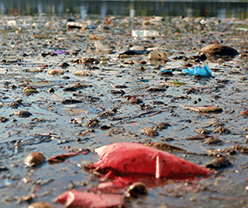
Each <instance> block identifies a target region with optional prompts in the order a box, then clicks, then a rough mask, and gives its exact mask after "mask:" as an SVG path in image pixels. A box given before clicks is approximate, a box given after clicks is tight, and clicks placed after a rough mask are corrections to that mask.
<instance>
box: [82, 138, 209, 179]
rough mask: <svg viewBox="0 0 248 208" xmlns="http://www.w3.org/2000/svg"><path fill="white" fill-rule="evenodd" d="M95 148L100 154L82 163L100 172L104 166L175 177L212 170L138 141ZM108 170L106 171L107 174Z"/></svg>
mask: <svg viewBox="0 0 248 208" xmlns="http://www.w3.org/2000/svg"><path fill="white" fill-rule="evenodd" d="M95 152H97V153H98V155H99V156H100V159H99V161H98V162H95V163H91V164H88V165H85V168H86V169H95V170H97V171H99V172H101V171H104V169H106V168H107V169H109V170H112V173H114V172H116V173H122V174H128V173H129V174H146V175H150V176H155V177H156V178H173V177H178V179H179V178H186V177H190V178H192V177H197V176H207V175H210V174H211V171H209V170H207V169H205V168H202V167H200V166H198V165H196V164H194V163H191V162H189V161H186V160H184V159H181V158H179V157H176V156H174V155H172V154H170V153H168V152H164V151H162V150H158V149H155V148H153V147H148V146H145V145H143V144H138V143H131V142H130V143H127V142H126V143H124V142H123V143H113V144H110V145H105V146H102V147H99V148H97V149H96V150H95ZM105 173H106V172H105ZM110 174H111V171H110ZM110 174H108V173H107V175H108V177H110ZM114 177H115V176H114Z"/></svg>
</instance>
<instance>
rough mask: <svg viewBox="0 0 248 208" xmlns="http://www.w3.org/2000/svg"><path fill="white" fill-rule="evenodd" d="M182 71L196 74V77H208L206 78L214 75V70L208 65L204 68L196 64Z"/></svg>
mask: <svg viewBox="0 0 248 208" xmlns="http://www.w3.org/2000/svg"><path fill="white" fill-rule="evenodd" d="M182 72H183V73H185V74H191V75H194V76H196V77H206V78H209V77H212V72H211V70H210V69H209V67H208V66H207V65H205V66H204V67H202V68H200V67H199V66H195V68H194V69H190V68H188V69H183V70H182Z"/></svg>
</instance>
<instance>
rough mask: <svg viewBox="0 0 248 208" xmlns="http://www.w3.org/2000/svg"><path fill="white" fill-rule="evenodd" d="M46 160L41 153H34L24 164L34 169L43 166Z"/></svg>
mask: <svg viewBox="0 0 248 208" xmlns="http://www.w3.org/2000/svg"><path fill="white" fill-rule="evenodd" d="M45 160H46V158H45V157H44V155H43V154H41V153H40V152H32V153H30V154H29V155H28V156H27V157H26V158H25V160H24V162H25V164H26V165H27V166H28V167H33V166H36V165H41V164H42V163H44V162H45Z"/></svg>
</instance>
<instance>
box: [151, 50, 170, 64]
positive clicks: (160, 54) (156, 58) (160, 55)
mask: <svg viewBox="0 0 248 208" xmlns="http://www.w3.org/2000/svg"><path fill="white" fill-rule="evenodd" d="M167 61H169V60H168V57H167V56H166V54H165V52H164V51H162V50H153V51H152V52H150V53H149V55H148V62H150V64H153V65H165V63H166V62H167Z"/></svg>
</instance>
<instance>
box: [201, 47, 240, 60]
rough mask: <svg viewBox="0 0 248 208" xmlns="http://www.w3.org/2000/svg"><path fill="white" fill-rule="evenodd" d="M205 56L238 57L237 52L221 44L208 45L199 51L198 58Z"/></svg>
mask: <svg viewBox="0 0 248 208" xmlns="http://www.w3.org/2000/svg"><path fill="white" fill-rule="evenodd" d="M203 54H205V55H206V56H207V57H232V58H233V57H235V56H237V55H239V53H238V51H237V50H236V49H234V48H231V47H229V46H225V45H221V44H210V45H208V46H205V47H204V48H202V49H201V50H200V51H199V56H202V55H203Z"/></svg>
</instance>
